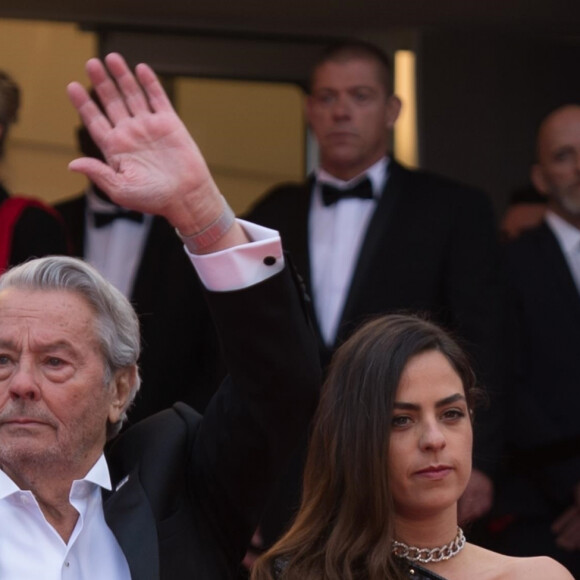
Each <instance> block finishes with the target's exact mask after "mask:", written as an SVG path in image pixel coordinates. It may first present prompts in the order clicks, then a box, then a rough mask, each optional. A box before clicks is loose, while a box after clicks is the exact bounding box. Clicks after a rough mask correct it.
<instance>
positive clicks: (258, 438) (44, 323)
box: [0, 54, 320, 580]
mask: <svg viewBox="0 0 580 580" xmlns="http://www.w3.org/2000/svg"><path fill="white" fill-rule="evenodd" d="M105 63H106V66H105V65H104V64H103V63H102V62H101V61H99V60H98V59H91V60H90V61H88V63H87V72H88V75H89V77H90V80H91V81H92V83H93V85H94V86H95V89H96V91H97V93H98V94H99V97H100V98H101V100H102V102H103V105H104V110H105V111H106V114H104V113H103V112H101V111H100V110H99V108H98V107H97V106H96V105H95V103H94V102H93V101H92V100H91V99H90V98H89V96H88V94H87V93H86V91H85V90H84V88H83V87H82V85H80V84H78V83H71V85H69V87H68V94H69V97H70V99H71V101H72V103H73V105H74V106H75V107H76V109H77V110H78V111H79V113H80V115H81V117H82V119H83V122H84V123H85V125H86V126H87V127H88V128H89V129H90V131H91V133H92V135H93V137H94V139H95V141H96V142H97V143H98V145H99V147H100V148H101V150H102V151H103V153H104V156H105V159H106V163H103V162H101V161H99V160H96V159H94V158H82V159H76V160H75V161H73V162H72V163H71V164H70V169H71V170H73V171H78V172H81V173H83V174H85V175H86V176H87V177H88V178H89V179H90V180H91V181H92V182H94V183H96V184H97V185H98V187H100V188H101V189H103V190H104V191H106V192H107V193H108V194H109V195H110V196H111V198H112V199H114V200H115V202H116V203H118V204H119V205H122V206H124V207H128V208H130V209H131V210H137V211H141V212H145V213H149V214H157V215H162V216H164V217H165V218H166V219H167V220H168V221H169V222H170V223H171V224H172V226H173V227H174V228H176V229H177V231H178V232H179V234H180V236H181V237H182V240H183V242H184V244H185V246H186V248H187V252H188V254H189V256H190V258H191V260H192V261H193V262H194V264H195V267H196V268H197V270H198V272H199V274H200V276H201V277H202V279H203V284H204V286H205V287H206V293H207V297H208V301H209V304H210V307H211V310H212V313H213V316H214V321H215V323H216V326H217V328H218V329H219V334H220V339H221V340H222V344H223V349H224V353H225V356H226V359H227V364H228V370H229V372H230V375H229V377H228V378H227V379H226V380H225V382H224V383H223V385H222V386H221V388H220V389H219V391H218V393H217V394H216V395H215V397H214V398H213V399H212V402H211V403H210V405H209V406H208V408H207V410H206V413H205V415H204V417H203V418H202V417H201V416H200V415H199V414H197V413H196V412H195V411H193V410H192V409H191V408H190V407H188V406H186V405H184V404H181V403H179V404H176V405H175V406H174V407H173V408H170V409H168V410H166V411H164V412H162V413H160V414H157V415H154V416H152V417H150V418H148V419H145V420H144V421H142V422H140V423H139V424H137V425H136V426H134V427H132V428H131V429H128V430H127V431H125V432H123V433H122V434H121V435H120V436H119V437H118V438H117V439H116V440H115V441H114V442H113V444H112V446H110V447H109V448H108V449H107V451H106V453H103V449H104V445H105V442H106V440H107V439H108V438H111V437H113V436H115V433H117V432H118V431H119V430H120V428H121V425H122V423H123V420H124V418H125V414H126V411H127V408H128V406H129V405H130V402H131V399H132V398H133V397H134V396H135V394H136V392H137V390H138V388H139V373H138V367H137V359H138V355H139V346H140V341H139V328H138V320H137V316H136V314H135V312H134V310H133V309H132V308H131V306H130V304H129V302H128V301H127V299H126V298H125V297H124V296H123V295H122V294H121V293H120V292H119V291H118V290H117V289H116V288H114V286H113V285H111V284H110V283H108V282H106V281H105V280H104V278H102V276H101V275H100V274H98V272H97V271H96V270H94V269H93V268H92V267H91V266H89V265H88V264H86V263H85V262H83V261H81V260H78V259H75V258H68V257H62V256H57V257H48V258H41V259H38V260H33V261H31V262H28V263H26V264H24V265H22V266H19V267H17V268H15V269H12V270H11V271H9V272H8V273H7V274H5V275H4V276H3V277H2V278H0V520H1V521H2V526H0V576H1V577H2V578H43V579H48V580H52V579H56V578H59V579H60V578H64V577H71V578H83V579H85V580H91V579H99V580H100V579H102V578H107V580H129V579H132V580H154V579H166V580H169V579H171V580H179V579H188V580H191V579H194V578H199V579H202V580H209V579H216V580H218V579H219V580H222V579H227V578H229V577H232V575H233V573H234V570H235V568H236V565H237V563H238V561H239V560H240V559H241V557H242V555H243V553H244V551H245V547H246V544H247V543H248V542H249V539H250V536H251V534H252V531H253V529H254V528H255V526H256V524H257V520H258V517H259V513H260V511H261V507H262V505H263V502H264V497H265V496H266V495H267V493H268V490H269V487H270V485H271V483H272V481H273V480H274V478H275V477H276V475H277V473H278V471H279V469H280V465H281V464H282V463H283V462H284V460H285V457H287V455H288V453H289V451H290V449H291V447H292V446H293V443H294V441H295V439H296V438H297V437H299V435H300V432H301V431H302V430H304V429H305V427H306V425H307V423H308V421H309V418H310V416H311V414H312V412H313V408H314V406H315V400H316V390H317V386H318V381H319V375H320V372H319V364H318V359H317V356H316V349H315V344H314V340H313V339H312V337H311V335H310V331H309V327H308V325H307V323H306V318H305V310H304V307H303V303H302V300H301V295H300V294H299V292H297V291H296V287H295V285H294V284H293V279H292V276H291V275H290V273H289V271H288V268H287V267H286V265H285V261H284V257H283V254H282V251H281V246H280V241H279V236H278V235H277V233H276V232H272V231H271V230H267V229H265V228H261V227H258V226H253V225H252V224H247V223H242V222H240V221H237V220H235V217H234V215H233V212H232V211H231V209H230V208H229V206H228V205H227V203H226V202H225V200H224V199H223V197H222V196H221V195H220V193H219V191H218V189H217V187H216V185H215V183H214V182H213V180H212V178H211V175H210V174H209V171H208V169H207V166H206V164H205V161H204V159H203V157H202V156H201V154H200V152H199V150H198V149H197V146H196V144H195V143H194V142H193V140H192V139H191V137H190V136H189V134H188V133H187V130H186V129H185V127H184V125H183V124H182V123H181V122H180V120H179V118H178V117H177V115H176V114H175V112H174V111H173V109H172V107H171V104H170V102H169V99H168V98H167V95H166V94H165V93H164V91H163V89H162V87H161V85H160V83H159V82H158V80H157V78H156V77H155V75H154V73H153V71H152V70H151V69H150V68H149V67H147V66H146V65H138V66H137V67H136V69H135V76H134V75H133V74H132V73H131V71H130V69H129V68H128V67H127V65H126V63H125V62H124V60H123V59H122V58H121V56H120V55H118V54H111V55H109V56H108V57H107V58H106V59H105ZM191 330H192V332H195V329H191ZM192 386H193V385H192Z"/></svg>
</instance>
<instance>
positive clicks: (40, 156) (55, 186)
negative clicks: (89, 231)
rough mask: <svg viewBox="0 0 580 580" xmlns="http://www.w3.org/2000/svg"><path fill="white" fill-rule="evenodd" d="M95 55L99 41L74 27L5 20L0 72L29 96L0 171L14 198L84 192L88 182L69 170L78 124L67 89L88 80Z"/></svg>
mask: <svg viewBox="0 0 580 580" xmlns="http://www.w3.org/2000/svg"><path fill="white" fill-rule="evenodd" d="M95 52H96V40H95V37H94V35H93V34H90V33H87V32H81V31H80V30H78V29H77V27H76V26H74V25H72V24H60V23H50V24H48V23H42V22H35V21H18V20H0V68H2V69H4V70H6V71H7V72H8V73H10V74H11V75H12V76H13V77H14V78H15V79H16V81H17V82H18V84H19V85H20V87H21V89H22V96H23V102H22V107H21V109H20V119H19V122H18V123H17V124H16V125H14V126H13V127H12V130H11V133H10V135H9V142H8V146H7V151H6V158H5V159H4V162H3V164H2V167H1V168H0V169H1V176H2V180H3V181H4V183H5V184H6V186H7V187H8V189H9V190H10V191H12V192H13V193H23V194H26V195H32V196H35V197H40V198H43V199H45V200H48V201H53V200H56V199H59V198H63V197H67V196H68V195H71V194H73V193H74V192H77V191H79V190H80V189H82V188H83V187H84V183H85V180H84V178H82V177H81V176H78V175H74V174H72V173H70V172H69V171H68V170H67V164H68V162H69V161H70V160H71V159H73V158H74V157H75V156H76V148H75V144H74V128H75V126H76V125H77V124H78V121H77V115H76V113H75V112H74V110H73V108H72V106H71V105H70V104H69V102H68V99H67V97H66V93H65V87H66V85H67V83H68V82H70V81H71V80H74V79H83V78H85V77H84V62H85V61H86V60H87V59H88V58H90V57H91V56H93V55H94V54H95Z"/></svg>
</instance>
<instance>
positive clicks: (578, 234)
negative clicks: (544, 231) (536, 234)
mask: <svg viewBox="0 0 580 580" xmlns="http://www.w3.org/2000/svg"><path fill="white" fill-rule="evenodd" d="M545 219H546V223H547V224H548V227H549V228H550V229H551V230H552V232H554V235H555V236H556V239H557V240H558V243H559V244H560V248H561V249H562V253H563V254H564V257H565V258H566V262H567V263H568V268H569V269H570V274H572V278H573V279H574V282H575V284H576V288H577V289H578V292H579V293H580V230H579V229H578V228H576V227H574V226H573V225H572V224H571V223H569V222H567V221H566V220H565V219H563V218H561V217H560V216H559V215H557V214H555V213H554V212H553V211H547V212H546V218H545Z"/></svg>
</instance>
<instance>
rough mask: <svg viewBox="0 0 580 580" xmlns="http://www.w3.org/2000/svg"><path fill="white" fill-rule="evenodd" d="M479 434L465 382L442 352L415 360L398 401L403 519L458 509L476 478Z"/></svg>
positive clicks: (395, 450) (396, 460) (394, 473)
mask: <svg viewBox="0 0 580 580" xmlns="http://www.w3.org/2000/svg"><path fill="white" fill-rule="evenodd" d="M472 440H473V433H472V428H471V420H470V417H469V408H468V406H467V402H466V400H465V392H464V389H463V383H462V381H461V379H460V378H459V375H458V374H457V373H456V372H455V370H454V369H453V367H452V366H451V364H450V363H449V362H448V360H447V359H446V358H445V356H444V355H443V354H441V353H440V352H439V351H436V350H432V351H427V352H424V353H421V354H418V355H416V356H414V357H413V358H411V359H410V360H409V362H408V363H407V366H406V367H405V369H404V371H403V374H402V376H401V381H400V383H399V387H398V389H397V393H396V397H395V405H394V409H393V419H392V425H391V436H390V444H389V460H388V469H389V481H390V484H391V489H392V493H393V499H394V502H395V509H396V512H397V514H398V515H400V516H403V517H411V518H415V517H425V516H428V515H433V514H436V513H439V512H440V511H442V510H444V509H446V508H449V507H453V509H455V503H456V502H457V500H458V499H459V496H460V495H461V494H462V493H463V490H464V489H465V486H466V485H467V481H468V480H469V476H470V474H471V448H472Z"/></svg>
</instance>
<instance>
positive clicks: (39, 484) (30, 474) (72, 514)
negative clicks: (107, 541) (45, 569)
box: [1, 465, 79, 543]
mask: <svg viewBox="0 0 580 580" xmlns="http://www.w3.org/2000/svg"><path fill="white" fill-rule="evenodd" d="M1 467H2V471H4V473H6V475H8V477H10V479H11V480H12V481H13V482H14V483H15V484H16V485H17V486H18V487H19V488H20V489H21V490H23V491H30V492H31V493H32V495H33V496H34V497H35V499H36V501H37V502H38V506H39V507H40V510H41V511H42V513H43V515H44V517H45V518H46V520H47V521H48V522H49V523H50V525H51V526H52V527H53V528H54V529H55V530H56V532H57V533H58V534H59V536H60V537H61V538H62V539H63V541H64V542H65V543H66V542H68V540H69V538H70V536H71V534H72V532H73V530H74V527H75V525H76V522H77V519H78V515H79V514H78V512H77V510H76V509H75V508H74V507H73V506H72V505H71V503H70V490H71V487H72V483H73V480H74V478H73V477H72V476H70V475H65V474H62V473H58V472H54V470H50V469H49V470H45V469H44V468H42V467H40V466H39V467H38V468H35V467H30V466H26V467H23V468H22V469H18V470H13V469H11V468H10V467H8V466H6V465H2V466H1Z"/></svg>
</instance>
